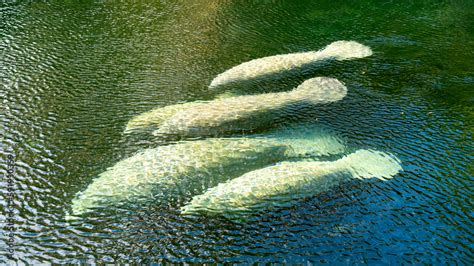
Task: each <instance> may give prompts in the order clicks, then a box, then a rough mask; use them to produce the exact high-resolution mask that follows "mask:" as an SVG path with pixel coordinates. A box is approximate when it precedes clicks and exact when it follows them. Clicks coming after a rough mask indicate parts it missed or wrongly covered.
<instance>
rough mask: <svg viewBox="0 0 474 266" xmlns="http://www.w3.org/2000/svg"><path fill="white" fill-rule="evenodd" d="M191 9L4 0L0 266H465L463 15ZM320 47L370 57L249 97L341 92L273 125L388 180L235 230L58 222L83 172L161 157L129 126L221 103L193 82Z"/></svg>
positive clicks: (152, 222) (342, 4)
mask: <svg viewBox="0 0 474 266" xmlns="http://www.w3.org/2000/svg"><path fill="white" fill-rule="evenodd" d="M191 2H192V3H191ZM199 2H201V3H199ZM199 2H196V3H195V2H194V1H158V2H155V3H152V2H151V1H150V2H148V1H131V2H130V3H125V2H124V1H94V2H89V1H80V2H74V1H68V2H63V1H7V2H5V1H3V3H2V4H1V9H0V14H1V17H2V24H1V27H0V29H1V43H0V47H1V50H2V55H1V58H0V62H1V76H2V91H1V92H2V104H1V106H2V111H1V118H2V129H1V133H2V138H1V160H2V163H1V168H0V170H1V172H2V177H6V173H7V170H8V169H11V168H14V170H15V172H14V175H13V179H12V181H13V182H12V183H13V185H9V184H8V182H7V179H6V178H3V179H2V180H1V182H2V185H1V190H2V193H1V195H2V196H1V198H0V203H1V205H0V206H1V208H2V218H1V220H2V223H3V224H2V226H4V225H6V223H4V221H5V218H6V217H8V216H7V215H8V213H7V211H8V210H10V209H12V210H14V215H13V218H14V219H13V220H14V222H13V223H14V226H13V227H14V229H15V230H14V231H12V232H13V234H12V235H13V238H14V245H13V249H14V253H13V254H11V253H9V252H8V249H7V244H6V243H8V241H9V239H10V236H9V234H10V232H11V230H9V229H8V228H3V229H2V232H3V234H2V235H1V242H0V247H1V248H0V262H2V263H7V262H12V261H23V262H29V263H35V262H36V263H39V262H58V263H59V262H63V263H64V262H79V261H87V262H152V261H155V262H157V261H171V262H254V261H261V262H277V261H278V262H282V261H284V262H307V261H309V262H313V263H349V264H356V263H357V264H359V263H360V264H365V263H397V264H398V263H428V264H445V263H450V264H452V263H454V262H456V261H457V262H459V263H460V264H472V263H473V262H474V254H473V251H474V242H473V241H472V239H474V234H473V231H472V228H473V226H474V219H473V207H474V201H473V198H474V193H473V190H472V187H473V185H474V182H473V178H472V177H473V172H474V171H473V168H472V161H473V155H474V145H473V141H472V133H473V128H474V127H473V126H474V125H473V121H474V120H473V119H474V108H473V101H474V74H473V73H474V60H472V59H473V58H474V5H473V4H472V3H469V1H441V2H440V1H415V2H414V3H406V2H405V3H392V2H386V3H380V1H363V2H360V3H357V4H349V3H347V2H346V1H261V2H259V3H257V1H252V2H247V3H241V2H239V1H199ZM336 40H356V41H358V42H361V43H364V44H366V45H369V46H370V47H372V49H373V51H374V55H373V56H371V57H368V58H365V59H362V60H354V61H345V62H336V63H333V64H330V65H326V66H324V67H322V68H318V69H315V70H314V71H309V72H306V73H302V74H301V76H298V77H294V78H290V79H286V80H284V81H283V82H280V83H276V84H269V85H267V86H260V87H257V88H253V89H252V90H251V91H249V92H248V93H261V92H267V91H283V90H288V89H291V88H293V87H295V86H296V85H297V84H299V83H301V82H302V80H304V79H305V78H308V77H314V76H330V77H335V78H337V79H339V80H341V81H343V82H344V83H345V84H346V86H347V87H348V90H349V92H348V95H347V97H346V98H345V99H344V100H342V101H341V102H339V103H338V104H333V105H328V106H324V107H320V108H316V109H315V110H314V111H312V112H308V113H305V114H299V115H297V116H296V115H295V117H294V121H289V122H300V121H305V122H309V123H314V124H316V123H319V124H322V125H324V126H327V127H330V128H331V129H333V130H334V131H335V132H337V133H338V135H339V136H340V137H342V138H344V139H345V140H347V143H348V146H349V147H350V148H373V149H378V150H381V151H386V152H391V153H393V154H395V155H396V156H398V157H399V158H400V159H401V161H402V162H403V168H404V172H403V173H401V174H399V175H398V176H397V177H396V178H395V179H393V180H391V181H389V182H353V183H347V184H344V185H342V186H340V187H337V188H335V189H334V190H331V191H329V192H327V193H323V194H320V195H317V196H315V197H313V198H310V199H307V200H304V201H302V202H298V203H297V204H295V205H294V206H293V207H289V208H286V209H279V210H275V211H271V212H264V213H262V214H257V215H255V216H254V217H253V218H252V219H251V220H250V221H248V222H246V223H235V222H231V221H228V220H226V219H224V218H219V217H214V218H209V217H191V218H188V217H182V216H180V215H179V211H178V210H179V206H176V205H170V206H164V207H163V206H159V207H158V206H155V205H153V204H152V203H150V204H148V205H146V206H143V207H142V208H141V209H136V208H134V209H116V210H110V211H107V212H103V213H95V214H94V215H91V216H89V217H87V218H85V219H83V220H80V221H75V222H66V221H65V220H64V216H65V213H66V212H67V211H68V210H69V208H70V204H71V200H72V198H73V197H74V195H75V194H76V193H77V192H78V191H81V190H84V189H85V188H86V187H87V185H88V184H90V183H91V181H92V180H93V178H94V177H96V176H97V175H98V174H99V173H101V172H103V171H105V169H107V168H108V167H110V166H112V165H114V164H115V163H116V162H117V161H119V160H121V159H124V158H126V157H129V156H131V155H132V154H134V153H135V152H136V151H138V150H140V149H144V148H147V147H156V146H157V145H166V144H167V143H164V142H163V141H160V140H156V139H154V138H152V137H147V136H131V137H130V136H125V135H123V133H122V132H123V130H124V128H125V125H126V123H127V121H128V120H129V119H130V118H132V117H133V116H135V115H137V114H139V113H142V112H144V111H148V110H150V109H152V108H155V107H158V106H165V105H170V104H175V103H180V102H188V101H194V100H208V99H213V98H214V97H216V96H217V95H219V94H221V93H223V92H224V91H219V90H212V91H211V90H208V89H207V86H208V84H209V83H210V81H211V80H212V79H213V78H214V77H215V76H216V75H217V74H219V73H221V72H223V71H224V70H226V69H228V68H230V67H232V66H234V65H236V64H239V63H241V62H244V61H247V60H251V59H254V58H258V57H263V56H269V55H274V54H281V53H290V52H301V51H311V50H317V49H320V48H322V47H323V46H325V45H327V44H329V43H331V42H333V41H336ZM287 122H288V121H287ZM9 155H11V156H12V157H11V158H13V159H12V161H13V162H14V164H12V163H9V160H8V156H9ZM9 187H13V188H14V193H12V194H13V199H14V200H13V202H10V203H9V201H8V195H11V194H8V188H9ZM183 204H184V202H183Z"/></svg>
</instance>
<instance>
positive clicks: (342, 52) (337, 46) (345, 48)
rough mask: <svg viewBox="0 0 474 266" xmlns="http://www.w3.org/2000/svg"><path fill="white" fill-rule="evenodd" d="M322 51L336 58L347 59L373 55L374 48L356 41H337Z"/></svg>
mask: <svg viewBox="0 0 474 266" xmlns="http://www.w3.org/2000/svg"><path fill="white" fill-rule="evenodd" d="M320 53H323V54H324V55H326V56H331V57H333V58H335V59H336V60H347V59H353V58H363V57H367V56H371V55H372V50H371V49H370V47H368V46H365V45H363V44H360V43H358V42H355V41H336V42H333V43H331V44H329V45H328V46H326V47H325V48H324V49H322V50H321V51H320Z"/></svg>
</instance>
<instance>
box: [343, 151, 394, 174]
mask: <svg viewBox="0 0 474 266" xmlns="http://www.w3.org/2000/svg"><path fill="white" fill-rule="evenodd" d="M336 163H337V164H340V166H343V167H344V168H348V169H349V171H350V172H351V174H352V175H353V177H355V178H358V179H366V178H378V179H380V180H387V179H390V178H392V177H394V176H395V175H396V174H398V173H399V172H401V171H402V170H403V169H402V167H401V165H400V160H399V159H398V158H397V157H395V156H393V155H390V154H387V153H384V152H380V151H375V150H358V151H356V152H354V153H352V154H350V155H347V156H345V157H343V158H342V159H340V160H338V161H337V162H336Z"/></svg>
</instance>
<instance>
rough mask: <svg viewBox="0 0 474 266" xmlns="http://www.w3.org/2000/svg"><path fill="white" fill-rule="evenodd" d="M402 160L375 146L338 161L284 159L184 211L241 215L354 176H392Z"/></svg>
mask: <svg viewBox="0 0 474 266" xmlns="http://www.w3.org/2000/svg"><path fill="white" fill-rule="evenodd" d="M401 170H402V168H401V166H400V164H399V160H398V159H397V158H395V157H393V156H390V155H388V154H385V153H382V152H377V151H373V150H359V151H357V152H355V153H353V154H350V155H348V156H346V157H343V158H342V159H339V160H337V161H334V162H283V163H280V164H277V165H274V166H269V167H266V168H262V169H259V170H255V171H251V172H248V173H246V174H244V175H242V176H241V177H238V178H235V179H232V180H230V181H228V182H226V183H222V184H219V185H217V186H216V187H213V188H211V189H209V190H208V191H207V192H206V193H204V194H202V195H199V196H195V197H194V198H193V199H192V201H191V202H190V203H189V204H188V205H186V206H184V207H183V208H182V213H183V214H187V213H196V212H207V213H221V214H224V215H235V214H237V215H239V214H242V213H252V212H255V211H258V210H260V209H263V208H266V207H270V206H284V205H288V204H291V202H292V201H293V200H297V199H302V198H305V197H309V196H313V195H316V194H318V193H320V192H323V191H326V190H328V189H330V188H332V187H334V186H336V185H338V184H339V183H341V182H343V181H345V180H348V179H351V178H356V179H366V178H378V179H380V180H386V179H388V178H392V177H393V176H394V175H396V174H397V173H398V172H400V171H401Z"/></svg>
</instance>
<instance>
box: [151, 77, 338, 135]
mask: <svg viewBox="0 0 474 266" xmlns="http://www.w3.org/2000/svg"><path fill="white" fill-rule="evenodd" d="M346 93H347V89H346V87H345V86H344V85H343V84H342V83H341V82H340V81H338V80H337V79H334V78H327V77H318V78H312V79H309V80H306V81H305V82H303V83H302V84H301V85H299V86H298V87H297V88H295V89H293V90H292V91H289V92H278V93H266V94H260V95H243V96H237V97H230V98H224V99H216V100H213V101H209V102H201V103H193V104H189V105H187V106H186V107H185V108H181V107H180V108H181V109H179V110H178V111H177V112H176V113H175V114H173V115H172V116H171V117H169V118H167V119H165V120H164V121H163V120H161V121H160V122H161V125H160V126H159V128H158V130H156V131H154V132H153V134H154V135H155V136H167V137H169V136H180V137H199V136H222V135H226V134H231V133H241V132H251V131H254V130H257V129H261V128H265V127H269V126H272V125H274V124H275V122H276V121H279V120H281V119H284V118H285V117H291V116H292V115H294V114H295V113H297V112H298V111H299V110H302V109H303V110H304V108H307V107H312V106H313V105H315V104H321V103H328V102H334V101H338V100H340V99H342V98H343V97H344V96H345V95H346ZM163 109H166V110H168V109H172V108H171V107H168V108H167V107H165V108H163ZM173 110H174V109H173ZM156 113H159V112H158V111H156ZM161 118H162V116H161V117H160V119H161Z"/></svg>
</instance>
